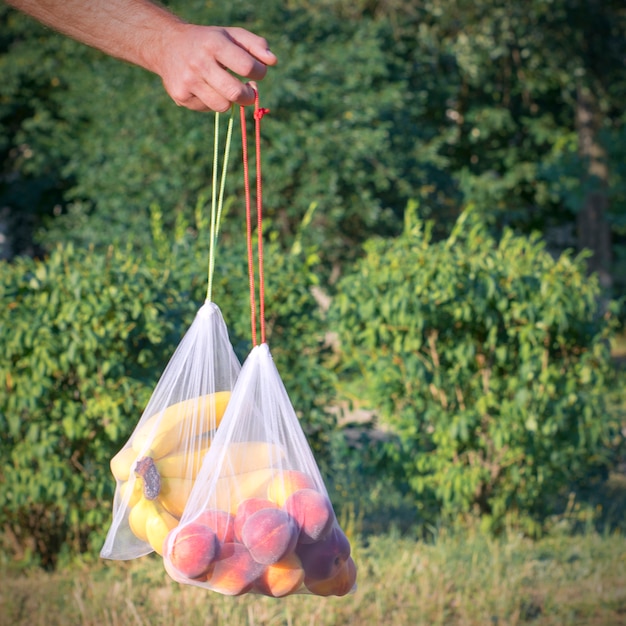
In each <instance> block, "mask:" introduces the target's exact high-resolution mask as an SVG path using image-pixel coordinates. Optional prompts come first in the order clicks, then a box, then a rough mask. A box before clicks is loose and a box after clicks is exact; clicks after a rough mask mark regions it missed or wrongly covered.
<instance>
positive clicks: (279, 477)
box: [267, 470, 316, 506]
mask: <svg viewBox="0 0 626 626" xmlns="http://www.w3.org/2000/svg"><path fill="white" fill-rule="evenodd" d="M315 488H316V484H315V481H314V480H313V478H312V477H311V476H309V475H308V474H305V473H304V472H298V471H296V470H286V471H284V472H279V473H277V474H276V475H275V476H274V477H273V478H272V480H270V482H269V484H268V486H267V497H268V499H269V500H271V501H272V502H276V504H277V505H278V506H283V505H284V504H285V501H286V500H287V498H288V497H289V496H290V495H291V494H292V493H294V492H296V491H298V489H315Z"/></svg>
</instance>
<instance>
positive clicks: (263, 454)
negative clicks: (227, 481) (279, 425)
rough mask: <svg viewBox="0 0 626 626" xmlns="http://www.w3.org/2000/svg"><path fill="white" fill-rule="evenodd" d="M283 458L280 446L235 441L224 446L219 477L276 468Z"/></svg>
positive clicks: (264, 442) (282, 450) (283, 453)
mask: <svg viewBox="0 0 626 626" xmlns="http://www.w3.org/2000/svg"><path fill="white" fill-rule="evenodd" d="M284 458H285V451H284V449H283V447H282V446H280V445H278V444H274V443H268V442H267V441H235V442H232V443H229V444H227V445H226V453H225V455H224V462H223V464H222V469H221V471H220V476H238V475H240V474H245V473H247V472H254V471H256V470H261V469H266V468H268V467H276V466H277V465H278V464H279V462H280V461H281V460H282V459H284Z"/></svg>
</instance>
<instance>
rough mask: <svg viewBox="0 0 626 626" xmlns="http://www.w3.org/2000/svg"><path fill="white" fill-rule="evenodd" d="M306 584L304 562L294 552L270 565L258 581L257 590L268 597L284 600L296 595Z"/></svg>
mask: <svg viewBox="0 0 626 626" xmlns="http://www.w3.org/2000/svg"><path fill="white" fill-rule="evenodd" d="M303 582H304V570H303V569H302V562H301V561H300V559H299V558H298V557H297V556H296V554H294V553H293V552H292V553H291V554H289V555H287V556H286V557H285V558H284V559H281V560H280V561H278V562H276V563H274V564H273V565H268V566H267V568H266V569H265V571H264V572H263V573H262V574H261V576H259V578H258V579H257V581H256V585H255V590H256V591H259V592H260V593H263V594H265V595H266V596H272V597H274V598H282V597H283V596H288V595H289V594H290V593H295V592H296V591H297V590H298V589H299V588H300V587H301V586H302V583H303Z"/></svg>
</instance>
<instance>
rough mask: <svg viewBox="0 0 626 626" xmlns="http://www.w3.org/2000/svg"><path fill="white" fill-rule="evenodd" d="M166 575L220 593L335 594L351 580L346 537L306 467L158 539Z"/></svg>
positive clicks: (353, 570) (349, 585)
mask: <svg viewBox="0 0 626 626" xmlns="http://www.w3.org/2000/svg"><path fill="white" fill-rule="evenodd" d="M163 556H164V561H165V565H166V568H167V570H168V572H169V573H170V575H172V577H173V578H175V579H176V580H179V581H181V582H194V583H196V584H199V585H201V586H206V587H207V588H208V589H211V590H213V591H216V592H219V593H222V594H224V595H231V596H237V595H242V594H245V593H260V594H264V595H268V596H272V597H276V598H278V597H283V596H287V595H290V594H294V593H310V594H315V595H319V596H331V595H335V596H343V595H346V594H347V593H349V592H350V591H351V590H352V589H353V588H354V586H355V583H356V565H355V563H354V561H353V559H352V557H351V556H350V542H349V540H348V538H347V537H346V535H345V534H344V532H343V531H342V530H341V528H340V527H339V524H338V523H337V519H336V517H335V514H334V511H333V508H332V505H331V503H330V500H329V499H328V496H327V495H326V494H325V493H323V492H322V491H321V490H319V489H318V488H317V486H316V484H315V481H314V480H313V478H312V477H310V476H309V475H308V474H305V473H303V472H299V471H295V470H286V471H280V472H277V473H276V474H275V475H274V476H273V477H272V478H271V479H270V480H269V481H268V484H267V487H266V489H265V490H264V492H263V493H261V494H258V495H257V496H254V497H247V498H245V499H242V500H241V501H240V502H236V503H232V502H231V503H230V505H229V506H226V507H224V508H219V507H216V508H211V509H206V510H204V511H202V512H200V513H199V514H198V515H196V516H195V517H194V518H193V519H192V520H190V521H188V522H185V521H184V520H183V521H182V522H181V523H180V524H179V525H178V526H177V527H176V528H174V529H173V530H172V531H170V533H169V535H168V537H167V538H166V540H165V542H164V554H163Z"/></svg>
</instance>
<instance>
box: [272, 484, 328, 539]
mask: <svg viewBox="0 0 626 626" xmlns="http://www.w3.org/2000/svg"><path fill="white" fill-rule="evenodd" d="M284 509H285V511H287V513H289V515H291V517H293V519H294V520H295V522H296V524H298V526H299V528H300V536H299V537H298V541H299V542H300V543H313V542H315V541H319V540H320V539H322V538H323V537H325V536H326V535H327V534H328V532H329V531H330V529H331V527H332V525H333V523H334V521H335V512H334V511H333V506H332V504H331V503H330V500H329V499H328V498H327V497H326V496H325V495H324V494H323V493H320V492H319V491H316V490H315V489H298V491H295V492H294V493H292V494H291V495H290V496H289V497H288V498H287V500H286V501H285V506H284Z"/></svg>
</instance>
